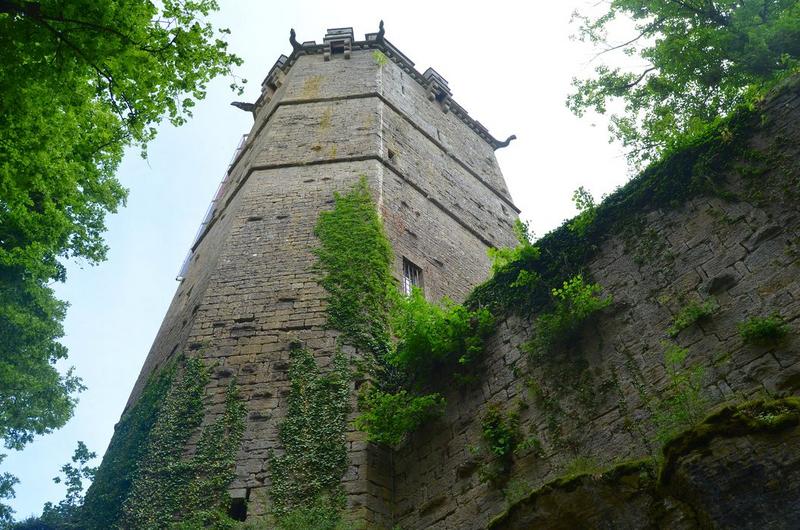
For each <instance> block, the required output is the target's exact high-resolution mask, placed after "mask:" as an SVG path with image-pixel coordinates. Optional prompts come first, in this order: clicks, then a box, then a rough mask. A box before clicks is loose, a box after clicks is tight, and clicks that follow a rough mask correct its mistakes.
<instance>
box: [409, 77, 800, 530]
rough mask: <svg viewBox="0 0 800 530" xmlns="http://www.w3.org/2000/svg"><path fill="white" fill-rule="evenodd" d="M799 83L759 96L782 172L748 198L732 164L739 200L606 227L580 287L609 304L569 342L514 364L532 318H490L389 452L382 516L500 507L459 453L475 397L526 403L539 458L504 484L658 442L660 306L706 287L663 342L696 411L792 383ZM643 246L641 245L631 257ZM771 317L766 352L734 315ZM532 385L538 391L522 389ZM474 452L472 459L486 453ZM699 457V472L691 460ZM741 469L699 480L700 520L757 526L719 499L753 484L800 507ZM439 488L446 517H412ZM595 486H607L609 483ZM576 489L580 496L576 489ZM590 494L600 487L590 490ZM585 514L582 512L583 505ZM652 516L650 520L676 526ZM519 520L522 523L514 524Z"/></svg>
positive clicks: (799, 379)
mask: <svg viewBox="0 0 800 530" xmlns="http://www.w3.org/2000/svg"><path fill="white" fill-rule="evenodd" d="M797 91H798V89H797V87H795V88H794V89H793V90H790V91H788V92H786V93H783V94H782V95H781V96H780V97H779V98H778V99H776V100H773V101H772V102H771V103H770V104H769V106H768V107H767V108H766V109H765V111H764V114H765V115H767V116H770V117H771V122H770V123H771V125H769V126H768V127H767V128H765V129H762V130H758V131H754V133H753V134H754V137H753V138H752V141H751V145H752V146H758V147H759V148H761V149H763V152H765V153H767V156H772V157H777V158H780V159H781V160H784V161H788V162H784V165H783V167H782V168H781V169H775V170H773V171H771V172H768V173H766V174H765V175H762V176H760V177H759V182H758V183H757V184H756V185H757V187H758V192H759V193H760V194H761V195H760V196H761V198H760V199H758V198H757V197H755V196H753V195H752V189H753V186H754V183H753V182H751V181H748V180H747V179H746V178H744V177H743V176H742V175H741V174H739V172H737V171H736V170H735V167H736V163H734V164H732V167H733V168H734V169H732V170H731V171H730V173H729V174H728V177H727V185H726V187H727V189H726V191H727V192H729V193H730V194H732V195H735V196H737V197H739V199H738V200H725V199H722V198H720V197H698V198H695V199H692V200H691V201H688V202H687V203H686V204H684V205H682V206H679V207H677V208H675V209H671V210H654V211H651V212H631V215H632V216H636V215H640V214H642V213H643V214H644V215H643V216H642V218H643V219H644V220H645V221H644V226H643V227H642V229H641V230H639V234H638V235H639V238H640V239H639V240H638V241H637V238H636V237H633V238H630V237H629V236H628V240H626V238H625V237H623V236H622V235H614V236H612V237H611V238H609V239H607V240H606V241H605V242H604V243H603V244H602V246H601V248H600V249H599V252H598V253H597V254H596V256H595V258H594V259H593V260H592V261H591V262H590V263H589V265H588V271H589V273H590V274H589V275H590V277H591V279H592V281H594V282H597V283H599V284H600V285H602V286H603V287H604V291H605V293H606V294H609V295H611V296H613V298H614V300H615V307H612V308H609V310H608V311H606V312H604V313H603V314H602V315H601V316H600V317H599V318H598V319H596V320H595V321H594V322H593V323H591V324H589V325H587V326H586V327H585V329H584V331H583V334H582V337H581V340H580V342H579V343H578V344H577V345H576V346H574V347H572V348H570V349H569V350H568V351H561V352H553V353H552V355H550V356H548V357H546V358H544V359H540V360H537V361H536V362H528V361H527V357H526V356H525V355H524V354H521V353H520V349H519V348H520V344H522V343H524V342H525V341H526V340H529V339H530V338H531V337H532V329H533V327H534V326H535V315H532V316H530V317H527V318H524V317H517V316H513V317H509V318H508V319H507V320H506V321H505V322H502V323H501V324H500V325H499V326H498V330H497V333H496V335H495V336H494V337H493V338H492V339H491V341H490V342H489V345H488V348H487V352H486V361H485V367H484V370H483V377H482V380H481V382H480V384H479V385H476V386H475V387H467V388H464V389H458V390H453V389H447V388H444V389H443V390H444V392H445V395H446V398H447V400H448V407H447V410H446V413H445V417H444V418H443V419H442V420H440V421H437V422H435V423H432V424H431V425H429V426H427V427H425V428H423V429H422V430H420V431H419V432H417V433H415V434H414V435H413V436H412V437H411V439H410V440H409V443H407V444H405V445H404V446H402V447H401V448H399V449H398V451H397V452H396V454H395V457H394V466H395V506H397V507H398V509H397V510H396V512H395V517H396V521H397V523H399V525H400V526H401V527H403V528H409V529H411V528H435V529H450V528H453V529H455V528H465V529H470V528H475V529H477V528H484V527H485V526H486V524H487V522H488V521H489V520H490V519H491V517H492V516H494V515H495V514H498V513H501V512H503V510H504V509H505V507H506V502H507V501H506V499H505V498H504V493H503V490H502V489H501V488H495V489H494V490H492V489H491V488H489V487H488V486H487V485H486V484H484V483H481V481H480V480H479V479H478V475H479V473H478V468H479V466H480V464H476V463H475V461H474V460H475V458H476V457H475V456H474V455H473V454H470V453H469V452H468V451H465V450H464V448H466V447H473V448H480V447H481V446H482V443H483V442H482V434H481V426H480V418H481V417H482V416H483V414H484V411H485V410H486V407H487V405H489V404H493V403H496V404H500V405H501V406H502V407H503V408H504V409H505V410H507V411H510V410H512V409H515V408H516V407H517V406H518V403H519V402H520V401H524V402H525V403H527V405H528V406H527V407H526V408H524V409H523V410H522V412H521V415H520V418H521V430H522V432H523V433H525V434H526V435H529V436H532V437H535V438H537V439H539V440H540V441H541V443H542V451H541V454H540V455H538V456H530V455H529V456H525V457H518V458H516V459H515V464H514V467H513V468H512V471H511V474H510V476H509V477H508V478H509V481H510V482H511V483H516V484H520V483H522V484H527V485H528V486H530V487H531V488H536V487H539V486H541V485H543V484H546V483H548V482H549V481H552V480H554V479H555V478H556V477H559V476H560V475H562V474H563V473H564V470H565V469H566V468H567V467H568V466H569V465H570V464H571V463H572V462H573V461H575V459H576V458H582V459H589V460H590V461H592V462H594V463H596V464H597V465H598V466H600V467H607V466H610V465H612V464H613V463H614V462H618V461H620V460H629V459H635V458H640V457H645V456H647V455H649V454H652V453H654V452H657V450H658V444H657V442H656V441H655V430H656V427H655V424H654V422H653V406H654V405H655V404H657V402H658V400H659V398H660V397H662V396H663V395H664V393H665V392H666V391H667V387H668V384H669V380H668V377H667V373H666V369H665V366H664V357H663V352H664V348H665V346H664V344H663V343H664V341H666V340H668V339H669V337H668V336H667V328H668V327H669V326H670V324H671V322H672V319H673V318H674V315H676V314H677V313H678V312H679V311H680V309H681V308H682V307H683V306H685V304H686V303H687V302H688V301H690V300H702V299H705V298H707V297H709V296H713V297H714V298H715V299H716V301H717V303H718V304H719V306H720V307H719V310H718V311H717V312H716V313H714V314H713V315H712V317H711V318H709V319H706V320H704V321H702V322H699V323H697V324H694V325H692V326H690V327H688V328H687V329H685V330H682V331H681V332H680V333H679V334H678V336H677V337H676V339H675V342H676V343H677V344H678V345H679V346H681V347H685V348H688V350H689V355H688V358H687V364H689V365H696V366H701V367H703V369H704V373H703V379H702V386H703V391H702V392H703V396H704V398H705V399H706V400H707V403H708V405H709V406H712V405H714V404H717V403H721V402H723V401H737V400H742V399H746V398H749V397H752V396H758V395H764V394H767V393H769V394H773V395H774V394H776V393H784V394H786V393H788V394H798V393H800V375H798V374H799V373H800V253H799V252H798V251H797V243H796V242H797V241H800V239H798V234H800V220H798V215H797V211H798V210H797V203H796V202H795V201H794V200H793V199H792V198H790V196H787V195H786V194H785V192H784V191H783V190H784V189H786V186H792V185H796V182H797V178H798V175H800V168H799V167H798V166H800V129H799V128H798V127H797V126H796V124H797V123H798V118H800V110H798V109H796V108H794V109H793V110H792V111H791V113H789V114H783V112H785V108H786V107H785V105H784V104H783V103H784V102H785V100H786V99H792V98H795V97H796V92H797ZM776 130H780V131H781V133H780V135H782V136H783V137H784V139H783V141H781V142H778V140H777V139H776V138H777V136H778V135H777V133H776ZM792 183H794V184H792ZM750 197H755V198H750ZM641 238H645V239H644V240H643V239H641ZM643 241H644V242H646V243H647V245H646V248H647V250H648V252H644V247H645V245H644V244H643ZM653 249H655V250H653ZM773 313H774V314H778V315H780V316H781V317H782V318H783V319H784V321H785V322H787V323H788V325H789V329H790V331H789V334H788V337H787V339H786V340H785V341H783V342H781V343H780V344H777V345H774V346H770V347H766V346H754V345H749V344H745V343H744V342H743V341H742V338H741V337H740V336H739V334H738V331H737V325H738V324H739V323H740V322H742V321H743V320H745V319H746V318H748V317H752V316H767V315H770V314H773ZM532 386H533V387H535V388H537V391H536V392H531V388H532ZM751 442H752V443H755V442H754V441H751ZM725 443H727V442H725ZM726 447H728V448H729V449H731V448H730V446H726ZM761 447H762V449H764V447H766V446H764V445H763V444H762V446H761ZM781 447H787V448H789V447H791V445H790V444H787V445H785V446H783V445H782V446H781ZM435 448H438V449H441V450H443V451H444V453H445V454H446V455H448V456H447V458H446V459H445V460H443V461H439V462H437V461H431V460H423V459H422V458H421V455H423V454H425V453H427V452H430V451H431V450H432V449H435ZM740 449H741V450H742V452H743V453H742V454H741V455H740V454H738V453H736V452H735V451H732V450H731V451H728V453H727V456H725V457H720V459H721V460H720V462H727V463H726V464H725V465H726V466H727V465H730V466H744V465H745V464H743V463H737V462H735V461H734V460H735V458H737V457H741V458H745V457H747V455H749V454H751V453H752V454H755V453H753V450H752V449H748V448H746V447H744V446H742V447H740ZM774 450H775V451H778V449H777V448H775V449H774ZM764 451H766V452H764V453H760V454H761V455H762V456H764V455H766V456H765V457H764V459H763V463H759V462H762V460H760V459H759V458H754V459H753V460H752V462H751V465H752V466H754V468H758V466H763V468H762V469H761V470H758V469H753V470H751V475H752V476H753V477H756V476H762V475H759V473H762V472H765V471H766V470H773V471H769V473H775V474H776V476H780V474H779V473H778V472H777V471H774V470H777V469H778V468H779V467H785V468H786V472H787V473H792V472H793V471H792V469H793V467H792V466H794V465H795V463H794V461H793V460H792V458H794V457H795V456H796V454H797V452H798V451H797V450H794V451H795V452H794V455H792V454H790V453H791V452H792V450H790V449H786V452H785V453H780V452H779V451H778V453H777V455H776V456H775V458H776V459H778V460H779V461H780V462H772V460H771V459H772V457H770V456H768V455H769V454H771V453H770V452H769V451H772V449H770V450H769V451H768V450H767V449H764ZM483 455H484V459H486V458H487V457H486V453H485V450H484V452H483ZM698 458H699V457H698ZM725 458H728V459H730V461H729V462H728V461H726V460H725ZM706 464H708V466H711V467H709V468H706V467H703V466H705V465H706ZM722 467H723V466H722V464H721V463H719V464H715V463H713V462H711V461H708V462H704V463H702V464H701V467H700V468H698V470H695V471H694V473H696V475H691V474H690V475H689V477H688V478H687V481H689V480H690V479H691V481H692V482H691V484H698V486H692V487H700V486H699V484H700V483H702V482H703V481H704V480H706V479H708V480H709V481H710V482H709V483H708V484H705V485H704V486H703V487H708V488H716V487H722V485H714V483H713V481H714V476H715V473H723V469H722ZM687 469H688V468H687ZM467 470H470V471H473V472H472V473H471V474H470V473H468V472H467ZM687 473H689V471H687ZM704 474H705V475H704ZM748 476H750V475H748V474H746V473H742V474H740V475H736V474H730V475H728V478H727V479H726V480H728V481H729V482H730V483H729V484H727V485H726V486H725V488H728V490H729V491H730V493H728V494H723V493H720V495H727V496H723V497H719V496H718V497H713V495H712V493H711V492H712V490H703V492H702V493H701V492H700V490H698V493H697V495H698V496H701V495H706V497H702V499H703V502H708V503H712V504H713V503H717V504H716V506H718V511H719V513H717V514H716V515H715V514H714V513H709V514H708V517H712V518H713V517H721V515H720V514H722V513H723V512H730V513H738V514H740V515H739V517H738V519H734V518H732V519H730V520H724V519H719V520H720V521H721V522H720V523H719V524H718V525H717V527H720V528H738V527H739V526H737V524H741V525H744V526H742V527H749V526H746V525H750V524H753V525H756V523H755V522H752V523H751V522H750V520H749V519H747V518H746V517H745V515H744V514H743V513H740V511H739V508H734V507H732V506H729V505H730V504H731V503H732V502H734V501H733V499H734V498H735V499H739V498H740V497H741V496H746V492H747V491H750V488H751V487H752V488H753V490H758V491H755V493H754V494H753V499H754V500H753V502H754V503H756V502H763V503H764V505H765V506H775V504H779V501H778V500H777V499H779V498H781V499H783V500H784V501H785V502H787V503H792V502H794V503H795V505H800V503H798V502H797V500H796V499H798V498H800V496H798V495H797V494H796V493H794V490H788V491H787V492H786V495H787V496H786V497H779V496H770V495H772V493H770V491H772V490H770V489H769V488H770V487H773V486H774V485H773V486H769V484H768V483H767V482H765V483H764V485H763V487H762V486H750V485H748V482H747V477H748ZM764 476H765V475H764ZM793 476H794V475H793ZM441 477H444V480H442V479H441ZM703 477H706V478H703ZM787 480H788V479H787ZM792 480H794V481H795V482H797V480H798V479H797V478H796V477H795V478H794V479H792ZM434 485H435V487H434ZM768 486H769V487H768ZM441 487H444V488H445V489H446V492H447V495H449V497H450V498H451V499H452V501H451V502H452V503H453V504H454V505H455V507H456V509H455V511H453V512H452V513H449V514H448V515H446V516H445V517H444V519H441V520H437V521H430V522H426V523H425V524H421V523H419V521H421V517H422V514H420V513H419V507H420V506H424V505H425V503H426V502H429V499H431V498H433V497H435V496H438V495H440V494H441V491H440V488H441ZM792 487H794V486H792ZM609 488H610V489H609V490H608V494H609V495H611V494H612V493H613V488H611V487H610V486H609ZM687 488H689V482H687ZM737 488H738V489H737ZM759 488H761V489H759ZM764 488H766V489H764ZM728 490H725V489H724V488H723V490H722V491H728ZM576 495H578V494H577V493H576ZM581 495H584V498H586V499H590V498H591V495H590V494H589V493H587V492H584V493H583V494H581ZM597 495H598V496H599V497H602V496H603V495H604V494H603V493H602V491H598V492H597ZM637 495H638V494H637ZM791 495H794V497H791ZM559 499H561V501H563V503H564V505H563V506H561V505H558V506H555V505H554V507H552V509H553V510H561V509H562V508H563V509H564V510H566V509H567V508H568V506H569V504H570V503H569V502H568V501H566V500H564V499H565V498H563V497H559ZM609 499H611V497H609ZM792 499H794V500H792ZM640 500H641V499H640ZM640 500H635V502H634V501H633V500H632V502H633V504H636V502H640ZM561 501H558V502H561ZM553 502H556V501H553ZM609 502H611V500H609ZM641 502H644V501H641ZM736 502H739V501H738V500H737V501H736ZM742 502H743V504H742V505H741V506H742V508H741V510H743V511H746V510H748V509H749V508H747V507H748V506H751V505H750V504H749V503H750V501H749V500H748V501H742ZM559 506H561V507H559ZM400 507H402V509H401V508H400ZM775 509H776V510H777V508H775ZM445 511H446V510H445ZM557 513H561V512H558V511H557ZM563 513H566V512H563ZM592 513H594V515H591V514H590V513H589V512H587V514H586V516H587V517H589V516H590V515H591V517H595V516H596V515H597V513H596V512H592ZM751 513H752V515H753V521H755V520H761V521H762V522H763V525H764V527H766V528H789V527H791V526H785V525H782V523H780V517H787V518H789V519H790V520H791V517H794V515H793V513H794V512H791V511H788V512H787V511H780V510H778V511H777V512H775V513H778V514H781V515H780V516H777V515H775V516H771V515H769V513H770V512H769V511H762V510H759V509H756V508H754V507H753V508H752V510H751ZM565 517H566V515H565ZM598 517H599V516H598ZM619 517H622V518H623V519H620V521H619V524H618V525H617V527H619V528H647V527H651V526H648V525H647V524H644V521H645V520H646V518H644V519H641V521H642V525H643V526H636V525H631V526H625V524H624V520H626V519H625V517H628V515H624V514H623V513H620V515H619ZM770 517H772V518H770ZM759 518H761V519H759ZM556 519H558V518H556ZM601 520H603V517H600V518H599V519H591V522H590V523H589V522H587V523H586V524H584V525H572V526H569V525H567V526H565V528H566V527H571V528H581V527H582V528H595V527H596V528H604V526H602V525H601V524H600V521H601ZM715 520H717V519H715ZM587 521H589V520H588V519H587ZM558 524H560V523H557V522H554V521H553V520H549V521H548V523H547V524H533V523H531V526H530V527H537V528H538V527H542V528H558V527H559V526H558ZM653 524H656V523H653ZM659 524H660V523H659ZM664 524H665V526H662V527H663V528H675V527H680V526H679V525H678V524H677V523H674V524H673V523H670V524H666V523H664ZM715 524H716V523H715ZM795 526H797V525H796V524H795ZM528 527H529V526H528V523H526V524H525V525H522V526H516V527H515V528H528ZM605 527H608V528H610V527H612V526H605Z"/></svg>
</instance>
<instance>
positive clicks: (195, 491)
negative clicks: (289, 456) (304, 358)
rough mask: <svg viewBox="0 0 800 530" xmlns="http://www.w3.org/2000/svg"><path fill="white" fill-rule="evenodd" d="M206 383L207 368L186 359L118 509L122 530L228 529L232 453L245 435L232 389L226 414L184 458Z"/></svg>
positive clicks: (242, 408) (197, 423)
mask: <svg viewBox="0 0 800 530" xmlns="http://www.w3.org/2000/svg"><path fill="white" fill-rule="evenodd" d="M208 382H209V373H208V368H207V367H206V366H205V365H204V364H203V362H202V361H201V360H199V359H187V360H186V361H185V362H184V366H183V370H182V372H181V373H180V377H179V378H178V379H177V380H176V381H175V384H173V386H172V388H170V391H169V393H168V394H167V395H166V398H165V400H164V402H163V404H162V405H161V410H160V412H159V417H158V420H157V421H156V423H155V425H154V426H153V429H152V431H151V432H150V440H149V444H148V450H147V452H146V453H145V456H144V458H143V460H142V462H141V463H140V467H139V471H138V473H137V475H136V478H135V480H134V482H133V485H132V487H131V491H130V494H129V495H128V498H127V499H126V500H125V503H124V504H123V509H122V511H123V513H122V521H121V522H122V526H123V527H125V528H169V527H170V526H172V525H175V524H176V523H184V524H187V525H189V527H191V526H192V525H193V524H194V525H203V526H208V525H213V526H215V527H217V528H221V527H224V526H225V525H226V523H227V524H232V522H233V521H231V520H230V519H229V518H228V516H227V513H226V512H227V508H228V504H229V502H230V501H229V499H228V497H227V486H228V484H229V483H230V482H231V481H232V480H233V478H234V474H233V473H234V464H235V457H236V453H237V452H238V450H239V446H240V445H241V440H242V435H243V434H244V417H245V406H244V403H243V402H242V400H241V398H240V397H239V394H238V392H237V389H236V386H235V384H234V383H231V384H230V385H229V386H228V389H227V391H226V395H225V411H224V413H223V414H222V415H221V416H220V417H219V418H217V419H216V420H215V421H214V423H211V424H209V425H207V426H206V427H204V428H203V429H202V432H201V435H200V439H199V441H198V443H197V447H196V450H195V452H194V454H193V455H192V456H191V457H188V458H186V457H184V456H183V455H184V453H185V451H186V447H187V444H188V443H189V442H190V440H191V438H192V436H193V435H194V434H195V433H196V432H197V431H198V429H200V426H201V424H202V422H203V418H204V416H205V413H206V410H205V405H204V403H203V401H204V398H205V387H206V385H207V384H208Z"/></svg>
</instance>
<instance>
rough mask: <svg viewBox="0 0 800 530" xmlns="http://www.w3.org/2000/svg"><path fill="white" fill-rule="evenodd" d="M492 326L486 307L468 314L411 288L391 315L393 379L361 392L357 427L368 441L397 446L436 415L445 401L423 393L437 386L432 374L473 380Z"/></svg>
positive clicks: (459, 307)
mask: <svg viewBox="0 0 800 530" xmlns="http://www.w3.org/2000/svg"><path fill="white" fill-rule="evenodd" d="M494 323H495V321H494V317H493V316H492V314H491V313H490V312H489V311H488V310H486V309H479V310H476V311H469V310H467V309H466V308H465V307H464V306H461V305H458V304H454V303H452V302H451V301H449V300H446V299H445V300H444V301H443V302H442V303H440V304H433V303H430V302H428V301H427V300H425V297H424V296H423V294H422V292H421V291H419V290H418V289H416V288H414V289H412V292H411V294H410V295H409V296H407V297H402V298H400V299H399V300H398V301H397V304H396V306H395V308H394V310H393V314H392V331H393V333H394V335H395V336H396V337H397V342H396V344H395V345H394V347H393V348H392V349H391V350H390V351H389V353H388V354H387V355H386V360H387V362H388V364H389V368H390V369H391V370H392V372H391V375H392V378H391V379H389V378H386V377H384V378H383V379H381V380H379V381H378V387H369V388H368V389H367V390H366V391H365V392H364V393H363V394H362V397H361V399H360V401H359V410H360V411H361V415H360V416H359V417H358V418H357V420H356V426H357V427H358V428H359V429H362V430H364V431H365V432H366V433H367V435H368V437H369V439H370V440H371V441H375V442H380V443H385V444H388V445H397V444H398V443H400V441H401V440H402V438H403V436H404V435H405V433H407V432H411V431H413V430H415V429H417V428H418V427H419V426H421V425H423V424H424V423H425V422H427V421H429V420H430V419H432V418H434V417H436V416H438V415H440V414H441V413H442V411H443V410H444V399H443V398H442V397H441V396H440V395H439V394H436V393H426V389H428V388H430V387H432V386H433V387H435V386H437V384H436V383H437V382H436V380H435V378H436V374H439V375H441V374H442V373H449V374H450V377H451V378H452V379H455V380H457V381H459V382H467V381H469V380H471V378H472V377H473V375H472V374H473V373H474V371H475V369H476V367H477V363H478V361H479V360H480V355H481V353H482V352H483V346H484V340H485V339H486V337H488V336H489V335H490V334H491V333H492V331H493V330H494Z"/></svg>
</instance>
